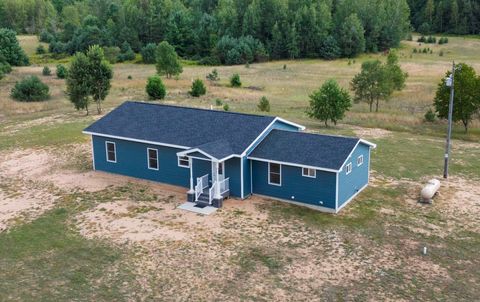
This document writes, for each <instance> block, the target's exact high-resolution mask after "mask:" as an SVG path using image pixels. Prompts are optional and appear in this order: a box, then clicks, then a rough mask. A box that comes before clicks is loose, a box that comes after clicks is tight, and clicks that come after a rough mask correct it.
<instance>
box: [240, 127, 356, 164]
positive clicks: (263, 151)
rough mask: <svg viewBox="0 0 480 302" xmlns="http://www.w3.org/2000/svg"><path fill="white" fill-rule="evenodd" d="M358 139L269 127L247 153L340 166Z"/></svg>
mask: <svg viewBox="0 0 480 302" xmlns="http://www.w3.org/2000/svg"><path fill="white" fill-rule="evenodd" d="M359 140H360V139H359V138H355V137H342V136H331V135H320V134H311V133H304V132H293V131H285V130H272V131H271V132H270V133H269V134H268V135H267V137H266V138H265V139H264V140H263V141H262V142H261V143H260V144H259V145H258V146H257V147H256V148H255V150H253V152H252V153H251V154H250V155H249V156H250V157H255V158H259V159H265V160H273V161H280V162H287V163H292V164H298V165H306V166H314V167H319V168H324V169H332V170H339V169H340V168H341V167H342V164H343V163H344V162H345V160H346V159H347V157H348V155H350V153H351V151H352V150H353V148H354V147H355V145H356V144H357V143H358V141H359Z"/></svg>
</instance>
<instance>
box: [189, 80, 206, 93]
mask: <svg viewBox="0 0 480 302" xmlns="http://www.w3.org/2000/svg"><path fill="white" fill-rule="evenodd" d="M189 93H190V95H191V96H193V97H199V96H201V95H204V94H205V93H207V88H206V87H205V84H203V81H202V80H200V79H196V80H195V81H193V83H192V89H191V90H190V92H189Z"/></svg>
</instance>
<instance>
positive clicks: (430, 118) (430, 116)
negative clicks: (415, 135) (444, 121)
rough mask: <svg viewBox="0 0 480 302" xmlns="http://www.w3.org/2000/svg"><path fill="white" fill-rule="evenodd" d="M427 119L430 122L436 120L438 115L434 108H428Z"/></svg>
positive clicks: (425, 116)
mask: <svg viewBox="0 0 480 302" xmlns="http://www.w3.org/2000/svg"><path fill="white" fill-rule="evenodd" d="M424 118H425V121H426V122H429V123H433V122H435V119H436V118H437V115H436V114H435V112H433V110H432V108H430V109H428V111H427V112H426V113H425V115H424Z"/></svg>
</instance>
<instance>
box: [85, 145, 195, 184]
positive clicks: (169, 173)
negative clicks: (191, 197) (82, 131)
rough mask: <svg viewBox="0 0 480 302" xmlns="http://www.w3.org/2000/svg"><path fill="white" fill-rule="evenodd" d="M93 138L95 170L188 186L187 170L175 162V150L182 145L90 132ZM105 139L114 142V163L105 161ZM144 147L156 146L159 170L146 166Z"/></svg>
mask: <svg viewBox="0 0 480 302" xmlns="http://www.w3.org/2000/svg"><path fill="white" fill-rule="evenodd" d="M92 140H93V150H94V154H95V169H96V170H99V171H105V172H110V173H117V174H122V175H126V176H131V177H137V178H142V179H148V180H153V181H158V182H162V183H167V184H172V185H177V186H182V187H189V180H190V170H189V169H187V168H182V167H179V166H178V163H177V152H179V151H181V149H177V148H170V147H163V146H156V145H150V144H144V143H137V142H131V141H126V140H119V139H111V138H105V137H101V136H92ZM105 141H111V142H114V143H115V149H116V157H117V162H116V163H111V162H107V160H106V152H105ZM147 148H152V149H157V150H158V164H159V169H158V171H157V170H150V169H148V163H147Z"/></svg>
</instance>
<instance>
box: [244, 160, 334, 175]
mask: <svg viewBox="0 0 480 302" xmlns="http://www.w3.org/2000/svg"><path fill="white" fill-rule="evenodd" d="M247 158H248V159H251V160H257V161H263V162H266V163H274V164H281V165H287V166H293V167H300V168H309V169H315V170H320V171H326V172H334V173H337V172H339V170H334V169H326V168H320V167H315V166H306V165H300V164H295V163H289V162H284V161H277V160H270V159H263V158H258V157H251V156H249V157H247Z"/></svg>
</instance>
